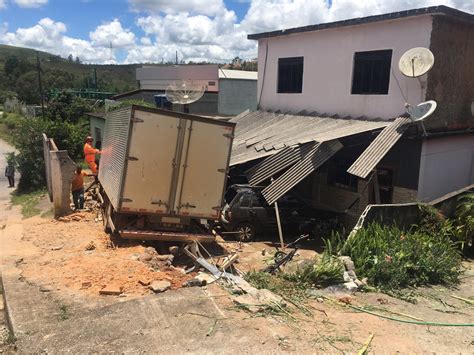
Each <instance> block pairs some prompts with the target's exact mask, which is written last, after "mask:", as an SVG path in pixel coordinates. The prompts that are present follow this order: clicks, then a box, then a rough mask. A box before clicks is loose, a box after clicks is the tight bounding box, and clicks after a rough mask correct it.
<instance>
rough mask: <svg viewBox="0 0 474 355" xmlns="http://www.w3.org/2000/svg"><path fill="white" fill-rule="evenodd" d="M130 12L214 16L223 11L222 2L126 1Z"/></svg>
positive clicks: (200, 0)
mask: <svg viewBox="0 0 474 355" xmlns="http://www.w3.org/2000/svg"><path fill="white" fill-rule="evenodd" d="M128 2H129V4H130V7H131V9H132V10H134V11H137V12H140V11H145V12H151V13H160V12H161V13H179V12H189V13H194V14H204V15H211V16H212V15H216V14H218V13H219V12H221V11H222V10H223V9H224V3H223V1H222V0H173V1H169V0H128Z"/></svg>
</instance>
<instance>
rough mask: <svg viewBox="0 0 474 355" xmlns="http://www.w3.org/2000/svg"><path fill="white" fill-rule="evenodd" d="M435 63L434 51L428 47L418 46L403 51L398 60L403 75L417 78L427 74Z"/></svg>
mask: <svg viewBox="0 0 474 355" xmlns="http://www.w3.org/2000/svg"><path fill="white" fill-rule="evenodd" d="M433 64H434V55H433V53H431V51H430V50H429V49H428V48H423V47H416V48H412V49H409V50H407V51H406V52H405V53H403V55H402V56H401V58H400V61H399V62H398V68H399V69H400V71H401V72H402V74H403V75H405V76H408V77H410V78H416V77H419V76H421V75H423V74H426V73H427V72H428V70H430V69H431V68H432V67H433Z"/></svg>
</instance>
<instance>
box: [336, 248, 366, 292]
mask: <svg viewBox="0 0 474 355" xmlns="http://www.w3.org/2000/svg"><path fill="white" fill-rule="evenodd" d="M339 260H341V261H342V263H343V264H344V269H345V270H344V273H343V275H342V278H343V279H344V283H343V286H344V288H346V289H347V290H348V291H351V292H353V291H357V290H358V289H359V288H361V287H363V286H366V285H367V278H363V279H362V280H359V279H358V278H357V275H356V272H355V265H354V262H353V261H352V259H351V257H350V256H340V257H339Z"/></svg>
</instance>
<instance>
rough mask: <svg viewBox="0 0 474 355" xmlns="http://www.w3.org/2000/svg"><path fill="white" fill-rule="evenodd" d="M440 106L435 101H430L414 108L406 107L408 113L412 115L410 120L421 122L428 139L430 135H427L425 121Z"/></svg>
mask: <svg viewBox="0 0 474 355" xmlns="http://www.w3.org/2000/svg"><path fill="white" fill-rule="evenodd" d="M437 105H438V104H437V103H436V101H434V100H429V101H425V102H422V103H420V104H418V105H416V106H414V107H412V106H410V105H408V104H407V105H406V108H407V113H408V114H409V115H410V119H411V121H412V122H420V123H421V128H423V134H424V136H425V137H426V136H427V135H428V134H427V133H426V128H425V124H424V123H423V120H424V119H425V118H426V117H428V116H430V115H431V114H432V113H433V112H434V111H435V110H436V106H437Z"/></svg>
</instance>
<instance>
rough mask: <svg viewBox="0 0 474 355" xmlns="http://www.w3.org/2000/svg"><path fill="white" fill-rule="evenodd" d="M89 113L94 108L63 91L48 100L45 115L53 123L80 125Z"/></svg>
mask: <svg viewBox="0 0 474 355" xmlns="http://www.w3.org/2000/svg"><path fill="white" fill-rule="evenodd" d="M88 111H92V107H91V105H90V104H89V103H88V102H87V101H86V100H84V99H82V98H80V97H77V96H74V95H72V94H71V93H69V92H67V91H61V92H59V93H58V94H57V95H55V96H53V97H51V98H49V99H48V101H47V105H46V108H45V115H46V117H47V118H48V119H50V120H51V121H62V122H70V123H78V122H79V119H80V118H81V117H82V116H83V115H84V114H85V113H86V112H88Z"/></svg>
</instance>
